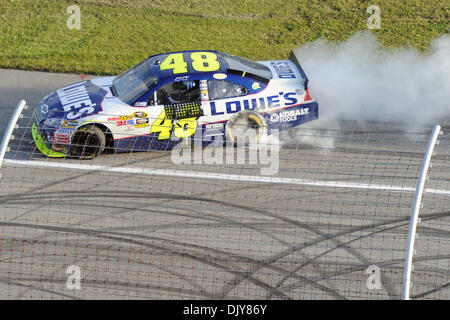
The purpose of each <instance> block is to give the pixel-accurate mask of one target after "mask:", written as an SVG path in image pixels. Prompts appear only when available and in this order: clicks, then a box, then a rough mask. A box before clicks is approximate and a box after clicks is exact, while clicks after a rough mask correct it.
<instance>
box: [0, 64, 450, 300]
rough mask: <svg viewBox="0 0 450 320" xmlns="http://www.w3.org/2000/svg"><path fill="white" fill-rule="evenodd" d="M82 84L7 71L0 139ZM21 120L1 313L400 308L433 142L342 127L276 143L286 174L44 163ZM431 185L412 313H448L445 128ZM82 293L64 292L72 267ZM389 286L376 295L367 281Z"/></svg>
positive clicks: (2, 227) (137, 155) (9, 195)
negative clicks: (419, 301)
mask: <svg viewBox="0 0 450 320" xmlns="http://www.w3.org/2000/svg"><path fill="white" fill-rule="evenodd" d="M79 80H80V76H79V75H58V74H48V73H42V72H27V71H13V70H0V133H1V135H3V132H4V130H5V127H6V124H7V122H8V120H9V118H10V116H11V114H12V111H13V109H14V107H15V105H16V104H17V102H18V101H19V100H20V99H25V100H26V101H27V103H28V105H29V106H33V105H36V104H37V103H38V102H39V101H40V99H41V98H42V97H43V96H44V95H45V94H47V93H49V92H50V91H53V90H55V89H57V88H60V87H63V86H65V85H68V84H70V83H73V82H75V81H79ZM30 114H31V108H29V109H28V110H26V111H25V112H24V117H23V118H22V119H20V120H19V127H18V128H17V129H16V130H15V131H14V140H13V141H12V142H11V143H10V151H9V152H8V153H7V154H6V157H5V158H6V160H5V161H4V163H3V167H2V169H1V173H2V178H1V179H0V298H2V299H16V298H19V299H26V298H32V299H103V298H106V299H116V298H120V299H127V298H132V299H143V298H144V299H148V298H150V299H173V298H175V299H222V298H233V299H234V298H242V299H399V298H400V295H401V288H402V277H403V262H404V259H405V247H406V239H407V233H408V225H409V219H410V213H411V206H412V201H413V198H414V187H415V185H416V183H417V176H418V173H419V170H420V165H421V162H422V159H423V154H424V151H425V149H426V144H427V140H428V136H429V133H430V131H431V127H430V128H425V129H424V130H423V132H422V131H420V132H416V133H411V132H410V133H407V134H406V133H402V132H401V130H400V129H399V127H398V126H396V125H395V124H387V123H386V124H380V123H366V124H355V123H352V122H341V123H339V124H336V127H335V128H334V127H327V128H326V130H325V129H320V130H319V129H315V128H308V127H305V128H306V129H304V128H302V129H298V130H295V131H293V132H290V133H289V134H285V135H284V136H283V137H282V141H283V143H284V147H283V148H282V149H281V150H280V155H279V162H280V165H279V167H280V169H279V172H278V173H277V174H276V175H273V176H261V175H260V169H261V167H264V166H265V165H263V164H256V165H255V164H248V163H247V164H244V165H242V164H241V165H240V164H226V165H225V164H223V165H206V164H181V165H175V164H174V163H173V162H172V161H171V154H170V152H156V151H150V152H133V153H122V154H114V153H108V154H105V155H102V156H100V157H99V158H98V159H95V160H90V161H87V160H85V161H79V160H75V159H47V158H45V157H43V156H42V155H40V154H39V152H38V151H37V150H36V149H35V148H34V146H33V144H31V143H30V142H31V137H30V132H29V127H30V123H31V122H30ZM443 121H444V123H442V125H443V129H444V134H443V135H442V136H441V137H440V143H439V145H438V146H437V150H436V155H435V156H434V157H433V160H432V162H433V167H432V168H431V171H430V174H429V175H430V177H429V180H428V181H427V184H426V190H425V191H426V192H425V195H424V205H423V209H422V210H421V214H420V216H421V223H420V224H419V227H418V234H419V236H418V237H417V240H416V247H415V248H416V254H415V261H414V271H413V277H412V281H413V284H412V288H411V289H412V290H411V295H412V297H413V298H423V299H435V298H436V299H449V298H450V290H449V286H448V285H449V278H450V277H449V273H450V272H449V270H450V268H449V266H450V265H449V261H450V260H449V259H450V250H449V248H450V217H449V214H450V210H449V208H450V206H449V199H450V161H449V152H450V151H449V150H450V148H449V143H450V136H449V135H448V131H449V130H448V129H450V126H449V121H448V120H443ZM71 265H76V266H78V267H79V268H80V271H81V283H80V285H81V288H80V289H79V290H77V289H75V290H71V289H69V288H67V279H68V277H69V276H70V274H67V273H66V270H67V267H69V266H71ZM372 265H375V266H378V267H379V271H380V281H379V282H377V281H375V283H379V284H380V286H379V287H378V288H373V286H372V287H371V286H369V287H370V288H369V287H368V286H367V279H368V278H369V277H370V276H371V275H372V274H371V273H370V272H369V271H368V267H369V266H372Z"/></svg>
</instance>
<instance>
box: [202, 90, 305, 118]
mask: <svg viewBox="0 0 450 320" xmlns="http://www.w3.org/2000/svg"><path fill="white" fill-rule="evenodd" d="M296 96H297V94H296V93H295V92H288V93H283V92H280V93H279V94H278V95H274V96H268V97H261V98H253V99H240V100H232V101H228V102H225V103H223V102H218V101H211V102H210V107H211V115H213V116H216V115H221V114H229V113H236V112H239V111H241V110H254V109H258V110H264V109H270V108H277V107H283V106H285V107H288V106H293V105H295V104H297V102H298V100H297V98H296Z"/></svg>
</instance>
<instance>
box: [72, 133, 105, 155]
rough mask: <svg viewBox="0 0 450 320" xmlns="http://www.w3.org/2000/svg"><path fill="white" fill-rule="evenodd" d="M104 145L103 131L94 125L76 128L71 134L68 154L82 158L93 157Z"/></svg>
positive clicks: (101, 150) (99, 152) (100, 151)
mask: <svg viewBox="0 0 450 320" xmlns="http://www.w3.org/2000/svg"><path fill="white" fill-rule="evenodd" d="M105 146H106V136H105V133H104V132H103V131H102V129H100V128H99V127H97V126H95V125H86V126H83V127H80V128H78V129H77V130H76V131H75V133H74V134H73V136H72V143H71V145H70V155H71V156H73V157H77V158H79V159H82V160H86V159H94V158H95V157H97V156H98V155H99V154H101V153H102V152H103V150H104V149H105Z"/></svg>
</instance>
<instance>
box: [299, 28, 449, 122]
mask: <svg viewBox="0 0 450 320" xmlns="http://www.w3.org/2000/svg"><path fill="white" fill-rule="evenodd" d="M294 52H295V54H296V55H297V57H298V59H299V61H300V64H301V65H302V67H303V69H304V70H305V72H306V74H307V76H308V78H309V88H310V92H311V95H312V96H313V97H314V98H315V99H317V100H318V102H319V115H320V119H319V120H317V124H316V125H319V126H320V124H322V126H327V123H331V122H333V121H334V122H335V121H336V120H339V119H345V120H356V121H358V122H361V123H363V122H370V121H376V122H396V123H399V124H401V127H400V129H405V128H408V129H409V130H411V129H412V128H414V129H418V128H423V127H425V126H427V127H429V126H430V125H433V124H442V122H446V121H448V120H449V119H450V36H448V35H444V36H441V37H439V38H436V39H435V40H434V41H433V42H432V44H431V46H430V48H429V50H428V51H427V52H426V53H419V52H418V51H417V50H414V49H410V48H399V49H386V48H381V47H380V45H379V44H378V43H377V40H376V37H375V36H374V35H373V34H372V33H370V32H360V33H357V34H355V35H353V36H351V37H350V38H349V39H347V40H346V41H344V42H337V43H336V42H328V41H326V40H322V39H320V40H316V41H314V42H310V43H307V44H306V45H304V46H302V47H299V48H297V49H295V51H294ZM313 122H314V121H313Z"/></svg>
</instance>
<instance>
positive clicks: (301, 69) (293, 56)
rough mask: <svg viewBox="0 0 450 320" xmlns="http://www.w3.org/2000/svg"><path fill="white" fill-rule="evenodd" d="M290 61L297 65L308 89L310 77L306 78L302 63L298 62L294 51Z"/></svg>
mask: <svg viewBox="0 0 450 320" xmlns="http://www.w3.org/2000/svg"><path fill="white" fill-rule="evenodd" d="M289 60H291V61H292V62H294V64H295V65H296V67H297V69H298V71H299V72H300V74H301V75H302V77H303V79H305V89H308V77H307V76H306V73H305V71H303V68H302V66H301V65H300V62H298V58H297V56H296V55H295V53H294V51H291V54H290V55H289Z"/></svg>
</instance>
